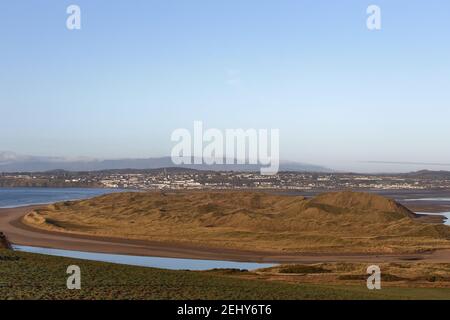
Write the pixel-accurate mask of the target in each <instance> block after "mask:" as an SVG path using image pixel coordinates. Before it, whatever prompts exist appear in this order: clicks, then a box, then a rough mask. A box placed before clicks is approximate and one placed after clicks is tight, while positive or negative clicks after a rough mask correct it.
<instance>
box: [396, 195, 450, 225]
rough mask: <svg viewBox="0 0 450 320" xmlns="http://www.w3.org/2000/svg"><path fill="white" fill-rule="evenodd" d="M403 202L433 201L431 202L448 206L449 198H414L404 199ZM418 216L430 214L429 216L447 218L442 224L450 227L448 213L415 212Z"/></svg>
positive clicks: (449, 213)
mask: <svg viewBox="0 0 450 320" xmlns="http://www.w3.org/2000/svg"><path fill="white" fill-rule="evenodd" d="M403 201H405V202H411V201H433V202H439V203H448V204H450V198H445V197H440V198H415V199H404V200H403ZM416 213H418V214H430V215H442V216H444V217H446V218H447V220H445V222H444V224H446V225H448V226H450V212H435V213H430V212H416Z"/></svg>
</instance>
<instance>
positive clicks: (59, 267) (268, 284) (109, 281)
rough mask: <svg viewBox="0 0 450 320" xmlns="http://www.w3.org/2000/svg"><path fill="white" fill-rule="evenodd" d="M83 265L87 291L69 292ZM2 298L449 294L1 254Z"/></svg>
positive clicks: (449, 295)
mask: <svg viewBox="0 0 450 320" xmlns="http://www.w3.org/2000/svg"><path fill="white" fill-rule="evenodd" d="M72 264H75V265H78V266H80V268H81V272H82V278H81V280H82V289H81V290H68V289H67V288H66V279H67V277H68V275H67V274H66V269H67V267H68V266H69V265H72ZM0 299H254V300H256V299H269V300H271V299H289V300H293V299H450V289H425V288H422V289H406V288H383V289H382V290H380V291H377V292H371V291H369V290H368V289H367V288H366V287H365V285H364V283H362V284H361V286H325V285H309V284H308V285H303V284H301V285H297V284H289V283H282V282H273V281H265V280H246V279H240V278H236V277H230V276H229V275H220V274H217V273H214V272H190V271H170V270H160V269H153V268H143V267H131V266H122V265H115V264H109V263H101V262H91V261H83V260H76V259H69V258H60V257H51V256H45V255H37V254H30V253H21V252H13V251H9V250H0Z"/></svg>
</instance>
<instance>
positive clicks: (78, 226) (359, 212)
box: [23, 191, 450, 253]
mask: <svg viewBox="0 0 450 320" xmlns="http://www.w3.org/2000/svg"><path fill="white" fill-rule="evenodd" d="M23 222H24V223H26V224H28V225H31V226H33V227H37V228H41V229H47V230H56V231H61V232H70V233H79V234H89V235H101V236H111V237H119V238H127V239H143V240H158V241H169V242H184V243H195V244H199V245H204V246H210V247H217V248H221V247H224V248H239V249H258V250H270V251H274V250H275V251H282V252H286V251H287V252H298V253H311V252H318V253H324V252H342V253H413V252H414V253H416V252H424V251H428V250H435V249H447V248H450V228H449V227H448V226H445V225H442V224H429V223H422V222H420V221H419V219H417V215H416V214H414V213H413V212H411V211H410V210H408V209H407V208H405V207H404V206H402V205H400V204H398V203H396V202H395V201H393V200H391V199H387V198H384V197H381V196H378V195H373V194H368V193H357V192H350V191H348V192H334V193H326V194H322V195H319V196H317V197H315V198H312V199H306V198H305V197H302V196H286V195H274V194H267V193H257V192H182V193H175V192H173V193H161V192H147V193H146V192H142V193H116V194H109V195H104V196H100V197H97V198H93V199H89V200H82V201H73V202H71V201H68V202H61V203H56V204H53V205H50V206H48V207H45V208H42V209H38V210H35V211H33V212H31V213H30V214H28V215H27V216H26V217H25V218H24V220H23Z"/></svg>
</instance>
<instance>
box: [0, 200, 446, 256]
mask: <svg viewBox="0 0 450 320" xmlns="http://www.w3.org/2000/svg"><path fill="white" fill-rule="evenodd" d="M37 207H39V206H29V207H21V208H12V209H0V231H2V232H4V234H5V235H6V237H7V238H8V240H9V241H10V242H11V243H12V244H15V245H23V246H33V247H44V248H54V249H64V250H76V251H86V252H98V253H113V254H125V255H137V256H153V257H167V258H186V259H204V260H226V261H241V262H264V263H305V264H307V263H319V262H370V263H376V262H378V263H382V262H405V261H423V262H433V263H434V262H440V263H443V262H446V263H450V250H439V251H435V252H427V253H418V254H396V255H386V254H380V255H368V254H295V253H291V252H286V253H284V252H262V251H247V250H238V249H229V248H213V247H205V246H198V245H191V244H180V243H169V242H157V241H146V240H131V239H120V238H111V237H100V236H98V237H97V236H87V235H76V234H72V233H70V234H69V233H62V232H53V231H46V230H40V229H36V228H32V227H30V226H27V225H25V224H23V223H22V222H21V219H22V217H23V216H24V215H26V214H27V213H28V212H30V211H31V210H33V209H35V208H37Z"/></svg>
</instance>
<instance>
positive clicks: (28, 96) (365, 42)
mask: <svg viewBox="0 0 450 320" xmlns="http://www.w3.org/2000/svg"><path fill="white" fill-rule="evenodd" d="M71 4H76V5H78V6H79V7H80V8H81V30H69V29H67V27H66V20H67V18H68V14H67V13H66V9H67V7H68V6H69V5H71ZM372 4H375V5H378V6H379V7H380V8H381V30H376V31H374V30H369V29H368V28H367V26H366V20H367V18H368V14H367V12H366V10H367V7H368V6H369V5H372ZM449 57H450V2H449V1H448V0H441V1H439V0H429V1H417V0H409V1H405V0H396V1H384V0H371V1H364V0H343V1H334V0H327V1H325V0H277V1H275V0H271V1H268V0H257V1H256V0H246V1H242V0H226V1H224V0H223V1H211V0H189V1H186V0H142V1H139V0H129V1H125V0H114V1H106V0H71V1H64V0H40V1H31V0H28V1H23V0H15V1H1V2H0V117H1V120H2V121H1V125H0V151H1V150H3V151H13V152H17V153H21V154H31V155H42V156H44V155H45V156H67V157H78V156H84V157H96V158H128V157H129V158H133V157H156V156H165V155H170V151H171V149H172V147H173V145H174V143H173V142H172V141H171V140H170V137H171V133H172V132H173V131H174V130H175V129H177V128H187V129H189V130H193V123H194V121H196V120H199V121H202V122H203V124H204V126H205V128H218V129H221V130H225V129H233V128H243V129H248V128H256V129H271V128H273V129H279V130H280V153H281V158H282V159H285V160H292V161H300V162H307V163H313V164H318V165H324V166H327V167H331V168H334V169H337V170H352V171H384V172H387V171H403V170H410V169H422V168H429V169H448V170H450V148H449V137H450V125H449V122H450V58H449ZM388 162H389V163H388ZM411 163H412V164H411ZM434 163H439V164H441V165H439V166H438V165H433V164H434ZM446 164H449V165H448V166H447V165H446Z"/></svg>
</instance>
